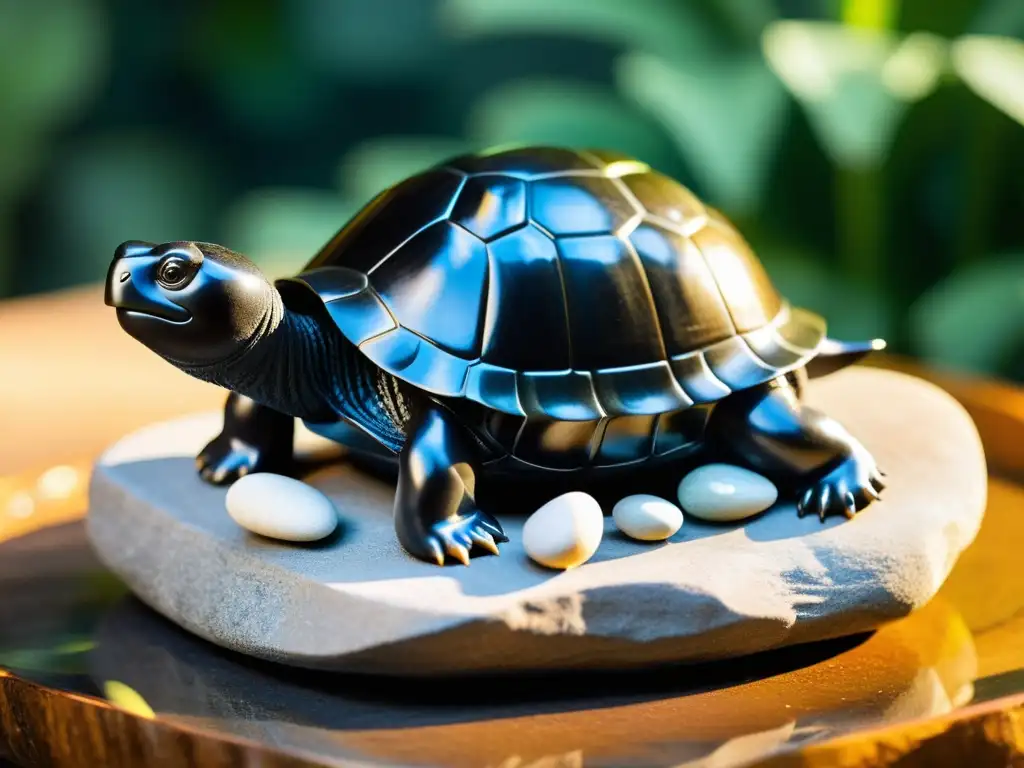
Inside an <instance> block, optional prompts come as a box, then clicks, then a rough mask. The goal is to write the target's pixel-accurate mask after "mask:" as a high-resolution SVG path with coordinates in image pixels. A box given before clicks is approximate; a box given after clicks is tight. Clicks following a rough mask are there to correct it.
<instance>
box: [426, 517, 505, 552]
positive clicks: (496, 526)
mask: <svg viewBox="0 0 1024 768" xmlns="http://www.w3.org/2000/svg"><path fill="white" fill-rule="evenodd" d="M431 530H432V533H431V535H430V536H428V537H427V547H428V548H429V549H430V551H431V553H432V554H433V559H434V560H436V561H437V564H438V565H444V563H445V553H447V555H448V556H449V557H452V558H453V559H455V560H458V561H459V562H460V563H462V564H463V565H469V554H470V551H471V550H472V549H473V547H474V545H475V546H477V547H479V548H480V549H483V550H485V551H486V552H489V553H490V554H493V555H497V554H500V553H499V551H498V542H505V541H508V536H506V535H505V532H504V531H503V530H502V529H501V524H500V523H499V522H498V521H497V520H496V519H495V518H493V517H491V516H490V515H488V514H487V513H485V512H482V511H480V510H476V511H475V512H472V513H470V514H468V515H459V516H458V517H456V518H454V519H450V520H443V521H441V522H439V523H435V524H434V525H433V526H432V528H431Z"/></svg>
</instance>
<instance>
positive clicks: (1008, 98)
mask: <svg viewBox="0 0 1024 768" xmlns="http://www.w3.org/2000/svg"><path fill="white" fill-rule="evenodd" d="M953 67H954V68H955V69H956V72H957V74H958V75H960V77H961V78H962V79H963V81H964V82H965V83H967V85H968V86H969V87H970V88H971V90H973V91H974V92H975V93H976V94H978V95H979V96H980V97H981V98H983V99H985V101H987V102H989V103H990V104H991V105H992V106H994V107H996V108H997V109H1000V110H1002V111H1003V112H1005V113H1006V114H1007V115H1009V116H1010V117H1012V118H1013V119H1014V120H1016V121H1017V122H1018V123H1021V124H1024V42H1021V41H1020V40H1014V39H1013V38H1009V37H990V36H983V35H969V36H966V37H961V38H959V39H958V40H957V41H956V42H954V43H953Z"/></svg>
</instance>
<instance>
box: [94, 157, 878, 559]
mask: <svg viewBox="0 0 1024 768" xmlns="http://www.w3.org/2000/svg"><path fill="white" fill-rule="evenodd" d="M107 303H108V304H111V305H112V306H115V307H117V310H118V311H117V315H118V319H119V321H120V323H121V325H122V326H123V328H124V329H125V330H126V331H127V332H128V333H130V334H131V335H132V336H134V337H135V338H136V339H138V340H139V341H141V342H142V343H143V344H145V345H147V346H148V347H150V348H151V349H152V350H153V351H155V352H156V353H158V354H159V355H161V356H162V357H164V358H165V359H167V360H168V361H170V362H171V363H173V364H174V365H175V366H177V367H178V368H180V369H182V370H184V371H186V372H188V373H189V374H191V375H193V376H196V377H198V378H200V379H204V380H207V381H211V382H215V383H217V384H219V385H221V386H223V387H225V388H227V389H228V390H230V391H231V393H232V394H231V395H230V397H229V398H228V402H227V406H226V408H225V419H224V428H223V432H222V433H221V435H220V436H219V437H217V438H216V439H215V440H214V441H213V442H211V443H210V445H208V446H207V447H206V449H205V450H204V451H203V452H202V453H201V455H200V456H199V457H198V464H199V468H200V471H201V474H202V476H203V477H204V478H205V479H207V480H209V481H211V482H214V483H226V482H231V481H233V480H234V479H236V478H238V477H240V476H241V475H244V474H246V473H248V472H256V471H261V470H277V471H281V470H282V469H283V468H285V467H287V466H288V464H289V461H290V458H291V456H290V454H291V445H292V429H293V420H292V417H298V418H301V419H304V420H305V421H306V423H307V424H308V425H309V426H310V428H311V429H312V430H313V431H315V432H318V433H320V434H323V435H325V436H328V437H332V438H334V439H337V440H340V441H343V442H347V443H351V442H352V441H353V439H354V438H353V435H361V436H362V437H363V439H366V438H369V439H371V440H372V441H374V442H375V443H377V444H379V445H381V446H383V447H384V448H385V449H387V450H388V451H390V452H393V453H394V454H397V456H398V459H397V464H398V468H399V480H398V490H397V495H396V500H395V526H396V530H397V533H398V538H399V540H400V542H401V543H402V545H403V546H404V547H405V548H406V549H407V550H408V551H409V552H411V553H412V554H414V555H416V556H418V557H420V558H424V559H428V560H432V561H437V562H438V563H443V562H444V560H445V556H446V555H449V556H452V557H454V558H456V559H458V560H460V561H461V562H463V563H468V558H469V552H470V550H471V549H472V548H473V546H474V545H477V546H480V547H483V548H485V549H487V550H490V551H492V552H497V545H496V541H504V540H506V539H505V537H504V534H503V533H502V529H501V526H500V524H499V523H498V521H497V520H496V519H495V518H494V517H493V516H492V515H491V514H489V513H488V512H487V511H486V510H482V509H479V508H478V506H477V504H476V502H475V484H476V479H477V477H478V476H480V475H491V474H505V475H512V476H516V475H521V476H523V477H524V478H529V477H533V478H540V477H542V476H552V475H553V474H555V473H561V476H562V478H571V479H575V480H577V481H578V482H579V483H580V484H581V485H584V486H585V485H586V484H587V483H588V482H590V480H591V479H592V478H594V477H596V476H597V475H598V474H607V473H611V472H616V471H617V472H620V473H621V472H626V473H628V472H631V471H633V470H635V469H636V468H638V467H641V466H643V467H651V466H656V465H659V464H660V465H664V466H665V467H666V468H671V467H672V465H676V464H679V463H680V462H682V461H683V460H684V459H690V460H691V461H692V457H693V455H694V454H695V453H696V452H698V451H703V453H702V454H701V455H706V456H713V457H716V458H718V459H720V460H726V461H730V462H733V463H737V464H741V465H744V466H747V467H750V468H751V469H753V470H755V471H757V472H760V473H762V474H763V475H765V476H767V477H769V478H770V479H772V480H773V481H774V482H775V483H776V484H777V485H779V486H780V487H781V488H782V489H783V490H784V491H788V492H792V493H795V494H796V498H797V499H798V508H799V510H800V513H801V514H803V513H805V512H810V513H814V514H818V515H820V516H821V517H822V518H824V517H825V515H828V514H832V513H840V514H846V515H848V516H853V515H854V514H855V513H856V512H857V511H858V510H860V509H862V508H863V507H865V506H867V505H868V504H870V503H871V501H872V500H873V499H875V498H877V493H878V491H880V490H881V488H882V481H881V479H880V477H879V472H878V470H877V468H876V466H875V463H874V461H873V459H872V457H871V456H870V454H869V453H868V452H867V450H865V448H864V447H863V446H862V445H861V444H860V443H859V442H858V441H857V440H856V439H855V438H853V437H852V436H851V435H850V434H849V433H848V432H847V431H846V430H845V429H844V428H843V427H842V426H841V425H839V424H838V423H836V422H835V421H833V420H832V419H830V418H828V417H827V416H825V415H824V414H822V413H820V412H818V411H816V410H813V409H812V408H810V407H808V406H806V405H804V404H802V402H801V397H800V394H801V393H800V385H801V382H802V380H803V377H805V376H808V375H809V376H811V377H813V376H818V375H823V374H825V373H829V372H831V371H834V370H836V369H837V368H840V367H842V366H844V365H847V364H849V363H851V362H853V361H854V360H856V359H858V358H860V357H862V356H863V355H865V354H867V353H868V352H869V351H871V350H872V349H877V348H880V347H881V346H882V344H881V342H879V341H874V342H864V343H857V344H844V343H840V342H836V341H833V340H830V339H828V338H827V337H826V335H825V323H824V322H823V321H822V319H821V318H819V317H818V316H816V315H814V314H812V313H810V312H807V311H804V310H800V309H797V308H794V307H791V306H789V305H788V304H787V303H786V302H785V301H784V300H783V299H782V298H781V297H780V296H779V295H778V294H777V293H776V291H775V289H774V288H773V287H772V284H771V282H770V281H769V279H768V277H767V275H766V274H765V272H764V270H763V268H762V267H761V264H760V263H759V261H758V260H757V258H756V257H755V255H754V254H753V253H752V252H751V250H750V248H749V247H748V246H747V244H746V243H745V242H744V240H743V239H742V237H741V236H740V235H739V234H738V233H737V231H736V230H735V229H734V228H733V227H732V226H731V225H730V224H729V223H728V221H726V219H725V218H724V217H723V216H722V215H721V214H720V213H718V212H717V211H715V210H713V209H711V208H709V207H707V206H706V205H704V204H702V203H701V202H700V200H698V199H697V198H696V197H695V196H694V195H693V194H692V193H691V192H690V191H688V190H687V189H686V188H684V187H683V186H681V185H680V184H678V183H676V182H675V181H673V180H671V179H669V178H666V177H665V176H662V175H660V174H658V173H656V172H654V171H652V170H651V169H650V168H648V167H647V166H646V165H644V164H643V163H640V162H638V161H636V160H633V159H630V158H627V157H624V156H621V155H618V154H614V153H610V152H603V151H589V152H582V151H580V152H576V151H569V150H564V149H554V148H525V149H515V150H509V151H502V152H496V153H491V154H482V155H473V156H468V157H462V158H458V159H455V160H452V161H450V162H448V163H446V164H444V165H442V166H438V167H436V168H434V169H431V170H428V171H426V172H424V173H422V174H419V175H417V176H414V177H412V178H410V179H407V180H406V181H403V182H402V183H400V184H398V185H396V186H394V187H392V188H390V189H388V190H386V191H385V192H383V193H381V194H380V195H379V196H378V197H377V198H376V199H375V200H373V201H372V202H371V203H369V204H368V205H367V206H366V207H365V208H364V209H363V210H362V211H361V212H360V213H359V214H358V215H356V216H355V218H354V219H352V220H351V221H350V222H348V223H347V224H346V225H345V226H344V227H343V228H342V229H341V231H339V232H338V234H337V235H336V236H335V237H334V238H333V239H332V240H331V241H330V242H329V243H327V245H325V246H324V247H323V249H322V250H321V251H320V253H319V254H317V255H316V257H315V258H314V259H313V260H312V262H310V264H309V265H308V267H307V268H306V269H305V271H303V272H302V273H301V274H299V275H298V276H297V277H294V278H290V279H286V280H280V281H278V282H277V283H276V284H275V285H271V284H270V282H268V281H267V280H266V279H265V278H264V277H263V275H262V274H261V273H260V272H259V270H258V269H257V268H256V267H255V266H253V265H252V263H250V262H249V261H248V260H247V259H245V258H244V257H242V256H240V255H238V254H235V253H233V252H231V251H229V250H227V249H225V248H222V247H220V246H216V245H211V244H207V243H195V242H174V243H165V244H163V245H154V244H151V243H143V242H134V241H133V242H127V243H124V244H122V245H121V246H120V247H119V248H118V249H117V252H116V254H115V258H114V262H113V264H112V265H111V267H110V272H109V276H108V283H107ZM353 428H354V429H353ZM354 430H355V431H354Z"/></svg>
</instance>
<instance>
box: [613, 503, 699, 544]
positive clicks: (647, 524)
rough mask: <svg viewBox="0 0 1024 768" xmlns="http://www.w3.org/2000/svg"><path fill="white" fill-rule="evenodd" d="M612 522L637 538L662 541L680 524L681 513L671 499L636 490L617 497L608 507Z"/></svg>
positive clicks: (680, 525)
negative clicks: (622, 497) (622, 496)
mask: <svg viewBox="0 0 1024 768" xmlns="http://www.w3.org/2000/svg"><path fill="white" fill-rule="evenodd" d="M612 518H614V520H615V525H616V526H618V528H619V530H620V531H622V532H623V533H624V534H626V535H627V536H629V537H630V538H633V539H639V540H640V541H664V540H665V539H667V538H668V537H669V536H671V535H672V534H673V533H675V532H676V531H678V530H679V529H680V528H681V527H682V525H683V513H682V511H681V510H680V509H679V507H677V506H676V505H675V504H673V503H672V502H671V501H666V500H665V499H663V498H661V497H659V496H649V495H647V494H644V493H638V494H636V495H634V496H627V497H626V498H624V499H620V500H619V503H618V504H616V505H615V508H614V509H612Z"/></svg>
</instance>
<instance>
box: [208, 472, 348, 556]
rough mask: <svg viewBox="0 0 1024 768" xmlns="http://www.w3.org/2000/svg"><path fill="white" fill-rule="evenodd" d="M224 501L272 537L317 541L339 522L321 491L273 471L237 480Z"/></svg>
mask: <svg viewBox="0 0 1024 768" xmlns="http://www.w3.org/2000/svg"><path fill="white" fill-rule="evenodd" d="M224 504H225V506H226V507H227V510H228V514H229V515H231V519H232V520H234V521H235V522H236V523H238V524H239V525H240V526H242V527H243V528H245V529H246V530H249V531H252V532H253V533H258V534H260V535H261V536H268V537H270V538H272V539H282V540H284V541H317V540H319V539H322V538H324V537H325V536H328V535H330V534H331V533H332V532H333V531H334V529H335V528H336V527H337V526H338V513H337V511H336V510H335V508H334V504H332V503H331V500H330V499H328V498H327V497H326V496H324V495H323V494H322V493H321V492H320V491H318V490H317V489H316V488H314V487H313V486H311V485H307V484H306V483H303V482H302V481H300V480H294V479H292V478H290V477H285V476H284V475H275V474H272V473H270V472H259V473H257V474H254V475H246V476H245V477H242V478H239V479H238V480H236V481H235V482H234V483H233V484H232V485H231V487H230V488H228V493H227V497H226V498H225V499H224Z"/></svg>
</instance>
